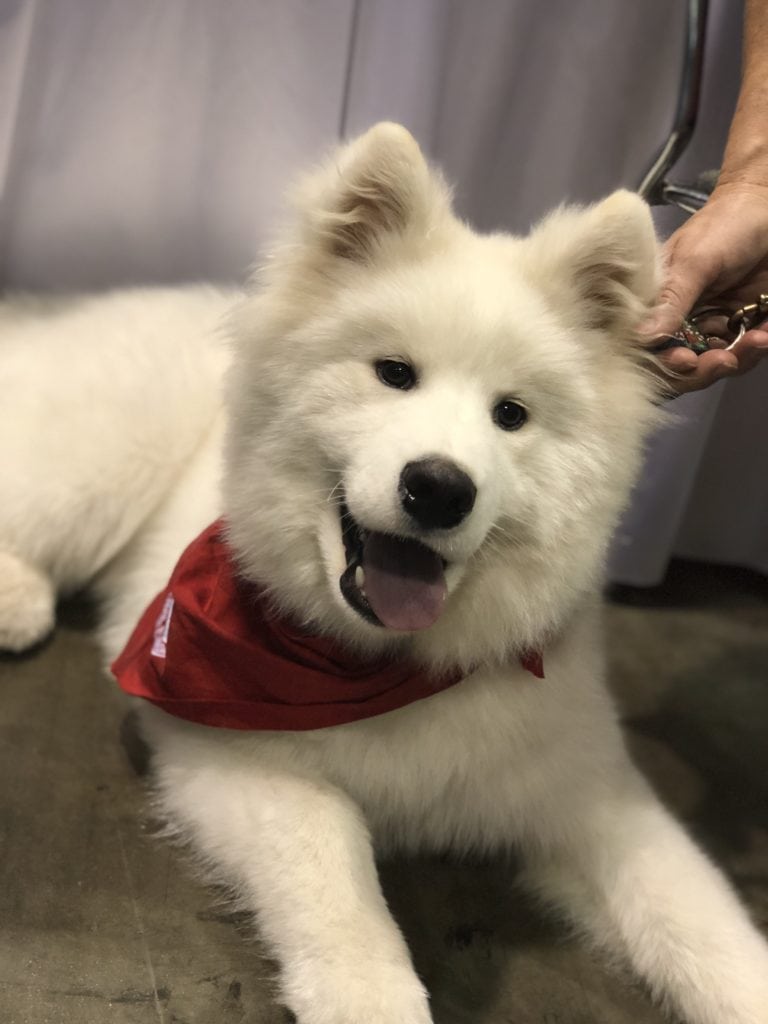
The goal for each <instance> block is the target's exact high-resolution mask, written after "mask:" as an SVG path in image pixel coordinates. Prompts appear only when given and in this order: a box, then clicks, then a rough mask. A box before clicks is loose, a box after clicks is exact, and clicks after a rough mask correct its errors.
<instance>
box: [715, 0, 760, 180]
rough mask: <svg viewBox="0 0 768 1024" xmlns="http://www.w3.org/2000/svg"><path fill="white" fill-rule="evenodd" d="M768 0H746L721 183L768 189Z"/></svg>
mask: <svg viewBox="0 0 768 1024" xmlns="http://www.w3.org/2000/svg"><path fill="white" fill-rule="evenodd" d="M767 39H768V0H746V6H745V15H744V58H743V72H742V84H741V90H740V92H739V100H738V104H737V106H736V112H735V114H734V117H733V121H732V123H731V129H730V132H729V134H728V143H727V146H726V150H725V154H724V156H723V163H722V171H721V174H720V182H719V184H720V186H726V187H729V186H732V185H736V184H738V185H748V186H753V187H756V188H760V189H765V190H766V191H768V73H767V71H766V61H765V41H766V40H767Z"/></svg>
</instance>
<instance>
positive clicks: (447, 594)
mask: <svg viewBox="0 0 768 1024" xmlns="http://www.w3.org/2000/svg"><path fill="white" fill-rule="evenodd" d="M298 206H299V213H300V216H299V218H298V224H297V226H296V227H295V229H294V231H293V232H292V233H291V234H290V235H289V237H288V238H287V239H286V240H285V241H284V243H283V244H282V245H281V246H280V247H279V248H277V249H276V250H275V252H274V254H273V255H272V257H271V258H270V260H269V261H268V263H267V266H266V268H265V269H264V270H263V271H262V272H261V273H260V275H259V276H258V278H257V281H256V282H255V285H256V287H255V289H254V292H253V294H252V296H251V297H249V298H248V299H247V300H246V301H245V302H244V304H243V305H242V307H241V308H240V309H239V310H238V311H237V313H236V315H235V317H234V319H233V333H234V337H235V344H236V357H235V362H234V367H233V370H232V372H231V376H230V381H229V407H230V416H231V425H230V435H229V445H228V452H227V468H226V477H225V509H226V513H227V516H228V518H229V523H230V536H231V541H232V543H233V545H234V547H235V550H236V552H237V556H238V559H239V561H240V563H241V565H242V567H243V569H244V571H245V572H246V573H247V574H248V575H249V576H251V577H253V578H254V579H257V580H259V581H260V582H261V583H262V584H263V585H264V586H265V587H266V588H267V590H268V591H269V592H270V593H271V595H272V597H273V598H274V600H275V601H276V603H277V604H278V605H279V606H280V607H281V608H282V609H283V610H286V611H290V612H291V613H293V614H295V615H298V616H300V617H301V618H302V619H303V620H304V621H305V622H311V623H314V624H315V625H317V626H319V627H320V628H321V629H323V630H326V631H329V632H331V633H333V634H334V635H336V636H339V637H342V638H346V639H348V640H351V641H353V642H357V643H359V644H360V645H362V646H364V647H367V648H369V649H371V650H377V649H380V648H382V647H384V646H386V645H388V644H395V645H406V646H408V647H409V648H410V649H411V651H412V652H413V653H414V654H415V655H416V656H417V657H419V658H420V659H422V660H424V661H426V662H428V663H431V664H436V665H441V666H442V665H445V664H447V663H453V664H456V663H458V664H460V665H462V666H465V667H466V666H468V665H470V664H475V663H477V662H479V661H482V660H484V659H487V658H498V657H503V656H505V655H507V654H509V653H511V652H512V651H514V650H520V649H522V648H526V647H535V646H537V645H540V644H542V643H543V642H544V641H545V640H546V638H547V636H548V635H551V634H552V632H553V631H555V630H557V628H558V625H559V624H560V623H561V622H562V621H563V619H564V617H565V616H567V615H568V614H569V612H570V611H571V610H572V609H573V608H574V606H575V604H576V603H577V602H579V601H580V600H582V599H583V598H584V595H585V594H586V593H587V592H588V591H589V590H590V589H591V588H592V587H594V585H595V581H596V580H597V579H598V578H599V575H600V571H601V567H602V562H603V558H604V554H605V549H606V545H607V543H608V540H609V538H610V535H611V531H612V529H613V527H614V525H615V522H616V519H617V516H618V515H619V512H620V511H621V509H622V507H623V505H624V504H625V501H626V498H627V494H628V491H629V488H630V486H631V483H632V480H633V478H634V476H635V473H636V470H637V466H638V462H639V458H640V451H641V446H642V440H643V436H644V434H645V433H646V431H647V428H648V426H649V424H650V423H651V422H652V421H653V418H654V406H653V404H652V397H653V395H652V390H653V385H652V383H651V378H650V376H649V375H648V373H647V371H646V370H645V369H644V368H643V360H642V358H641V356H640V349H639V347H638V345H637V343H636V341H635V340H634V338H633V328H634V327H635V325H636V324H637V323H638V321H639V320H640V318H641V316H642V314H643V311H644V310H645V309H646V308H647V307H648V305H649V304H650V303H651V302H652V301H653V298H654V296H655V293H656V289H657V269H658V268H657V247H656V241H655V237H654V233H653V229H652V225H651V220H650V215H649V212H648V210H647V208H646V207H645V205H644V204H643V203H642V202H641V200H640V199H639V198H637V197H636V196H634V195H632V194H630V193H627V192H618V193H616V194H614V195H613V196H611V197H610V198H609V199H607V200H606V201H604V202H603V203H600V204H598V205H596V206H593V207H589V208H587V209H562V210H559V211H557V212H555V213H553V214H552V215H551V216H550V217H548V218H547V219H546V220H545V221H544V222H543V223H542V224H540V225H539V226H538V227H537V228H535V229H534V231H533V232H532V234H531V235H530V236H529V237H528V238H525V239H520V238H514V237H510V236H508V235H504V234H497V235H485V236H483V235H478V234H475V233H474V232H473V231H471V230H470V229H469V228H468V227H467V226H466V225H465V224H463V223H461V222H460V221H459V220H457V219H456V217H455V216H454V215H453V213H452V211H451V205H450V195H449V192H448V190H447V188H446V186H445V185H444V183H443V181H442V179H441V178H440V176H439V175H438V174H436V173H435V172H434V171H433V170H431V169H430V168H429V167H428V166H427V164H426V162H425V160H424V158H423V156H422V154H421V152H420V151H419V148H418V146H417V145H416V143H415V142H414V140H413V139H412V137H411V136H410V135H409V134H408V133H407V132H406V131H405V130H404V129H403V128H400V127H398V126H396V125H389V124H382V125H378V126H377V127H375V128H373V129H371V131H369V132H368V133H367V134H365V135H364V136H362V137H361V138H359V139H358V140H356V141H355V142H353V143H351V144H350V145H349V146H347V147H345V148H344V149H342V150H341V151H340V152H339V153H338V154H337V155H336V158H335V159H334V160H333V161H332V162H331V163H330V164H329V165H328V166H326V167H325V168H323V169H322V170H321V171H320V172H318V173H317V174H315V175H314V176H312V177H310V178H309V179H308V180H307V181H306V182H305V183H304V184H303V185H302V187H301V188H300V189H299V191H298Z"/></svg>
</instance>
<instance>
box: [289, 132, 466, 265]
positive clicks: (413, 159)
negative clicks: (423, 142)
mask: <svg viewBox="0 0 768 1024" xmlns="http://www.w3.org/2000/svg"><path fill="white" fill-rule="evenodd" d="M296 201H297V205H298V206H299V209H300V211H301V213H302V214H303V225H302V226H303V233H302V234H303V240H304V243H305V244H308V245H310V246H312V247H313V248H317V247H319V248H320V250H321V252H322V253H323V254H324V255H326V256H330V257H335V258H337V259H339V260H346V261H352V262H355V263H369V262H372V261H374V260H375V259H376V258H377V257H378V256H380V255H381V254H382V253H383V251H384V250H386V248H387V247H389V246H391V245H392V244H393V243H395V244H397V243H399V242H403V241H405V242H410V243H411V245H412V246H413V247H416V250H418V248H420V247H421V246H423V245H424V244H425V242H428V240H429V238H430V236H431V235H432V233H433V231H434V229H435V228H436V227H437V226H438V225H439V224H440V222H441V219H442V220H443V221H444V220H445V218H446V217H448V216H450V195H449V191H448V189H447V187H446V185H445V183H444V182H443V180H442V178H441V177H440V175H439V173H438V172H436V171H434V170H433V169H432V168H430V167H429V165H428V164H427V162H426V160H425V159H424V156H423V154H422V152H421V150H420V149H419V146H418V144H417V143H416V140H415V139H414V138H413V136H412V135H411V134H410V132H408V131H407V130H406V129H405V128H403V127H402V126H401V125H398V124H391V123H389V122H382V123H380V124H377V125H375V126H374V127H373V128H371V129H370V130H369V131H367V132H366V133H365V134H364V135H361V136H360V137H359V138H357V139H355V140H354V141H353V142H351V143H349V144H348V145H346V146H344V147H342V148H341V149H340V150H339V151H338V152H337V153H336V155H335V157H334V158H333V159H332V160H331V161H330V162H329V164H328V165H327V166H326V167H324V168H323V169H321V170H320V171H319V172H317V173H315V174H313V175H312V176H310V177H309V178H307V179H306V180H305V181H304V182H303V183H301V185H300V186H299V188H298V189H297V192H296Z"/></svg>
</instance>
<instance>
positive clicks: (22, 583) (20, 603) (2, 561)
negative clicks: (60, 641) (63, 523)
mask: <svg viewBox="0 0 768 1024" xmlns="http://www.w3.org/2000/svg"><path fill="white" fill-rule="evenodd" d="M55 603H56V597H55V593H54V587H53V583H52V582H51V580H50V578H49V577H48V576H46V574H45V573H44V572H41V571H40V570H39V569H37V568H35V566H33V565H31V564H30V563H28V562H25V561H23V560H22V559H21V558H19V557H17V556H16V555H13V554H11V553H10V552H8V551H0V650H3V651H13V652H15V653H19V652H21V651H25V650H27V648H29V647H32V646H34V644H36V643H38V642H39V641H40V640H43V639H44V638H45V637H46V636H47V635H48V633H50V631H51V629H52V628H53V621H54V608H55Z"/></svg>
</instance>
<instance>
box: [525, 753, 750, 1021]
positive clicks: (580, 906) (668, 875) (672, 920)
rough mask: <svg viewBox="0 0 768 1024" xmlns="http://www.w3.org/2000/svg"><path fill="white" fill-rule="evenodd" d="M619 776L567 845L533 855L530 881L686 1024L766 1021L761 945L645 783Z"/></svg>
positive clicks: (719, 879)
mask: <svg viewBox="0 0 768 1024" xmlns="http://www.w3.org/2000/svg"><path fill="white" fill-rule="evenodd" d="M619 774H620V776H621V778H623V780H624V782H623V784H618V785H615V786H614V787H613V791H612V792H605V791H603V792H602V793H600V794H599V795H598V794H595V796H594V799H593V800H592V801H591V804H590V805H589V806H587V807H583V808H582V811H583V813H580V814H579V815H578V818H579V820H578V824H577V825H576V827H575V828H572V829H571V830H569V831H570V835H569V836H568V838H567V839H563V837H561V839H560V841H556V844H555V847H554V849H553V852H551V854H550V855H549V856H545V857H542V856H538V857H534V858H533V860H532V864H531V869H530V873H529V881H530V882H531V883H532V884H533V885H534V887H535V888H536V889H537V890H538V891H539V892H540V893H541V894H542V895H543V896H544V898H545V899H547V900H549V901H552V902H554V903H556V904H558V905H559V906H560V907H562V908H564V909H565V910H566V911H567V912H568V914H569V915H570V916H571V917H572V918H573V920H574V921H575V922H576V923H577V925H578V926H579V927H580V928H584V929H586V930H587V931H588V933H589V934H590V935H591V936H592V937H593V939H594V940H595V941H597V942H598V943H599V944H600V945H601V946H603V947H606V948H607V949H609V950H612V951H620V952H622V953H623V954H625V955H626V957H627V959H628V960H629V962H630V963H631V965H632V967H633V968H634V969H635V971H637V973H638V974H640V976H641V977H642V978H643V979H644V980H645V982H646V983H647V984H648V986H649V987H650V989H651V991H652V993H653V994H654V995H655V996H656V998H657V999H658V1000H659V1001H660V1002H661V1003H662V1004H663V1005H664V1006H665V1007H668V1008H670V1009H673V1010H675V1011H677V1013H678V1014H681V1015H682V1017H683V1018H684V1020H685V1021H686V1024H725V1022H726V1021H727V1022H728V1024H765V1022H766V1021H768V945H766V943H765V940H764V939H763V938H762V937H761V936H760V934H759V933H758V931H757V929H756V928H755V927H754V926H753V925H752V924H751V922H750V921H749V919H748V917H747V913H746V911H745V910H744V909H743V907H742V906H741V905H740V904H739V901H738V899H737V897H736V895H735V894H734V892H733V891H732V889H731V887H730V886H729V884H728V882H727V881H726V879H725V878H724V876H723V875H722V874H721V873H720V872H719V871H718V870H717V869H716V868H715V867H714V865H712V864H711V863H710V862H709V860H708V859H707V858H706V857H705V855H704V854H703V853H702V852H701V851H700V850H699V849H698V848H697V847H696V846H695V844H694V843H693V842H691V840H690V839H689V838H688V837H687V836H686V835H685V833H684V832H683V830H682V828H680V826H679V825H678V824H677V823H676V822H675V821H674V820H673V819H672V817H671V816H670V815H669V814H668V813H667V812H666V810H665V809H664V808H663V807H662V806H661V805H660V803H659V802H658V801H657V799H656V797H655V796H654V795H653V794H652V793H651V792H650V790H649V789H648V787H647V785H646V784H645V783H644V782H643V781H642V780H641V779H640V778H639V777H636V776H634V772H633V770H632V769H631V768H630V766H629V765H627V766H626V771H621V772H620V773H619ZM560 824H561V825H562V824H563V823H562V822H561V823H560ZM558 847H559V849H558Z"/></svg>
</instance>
